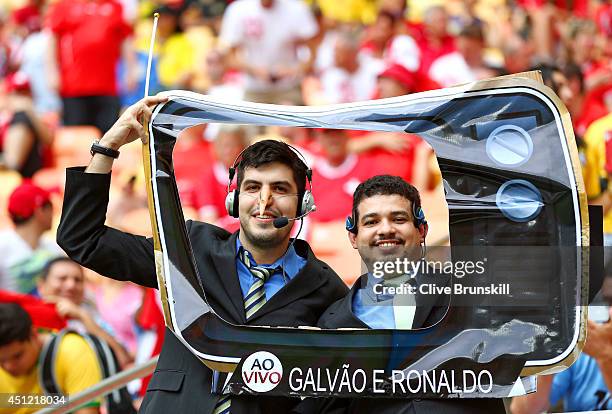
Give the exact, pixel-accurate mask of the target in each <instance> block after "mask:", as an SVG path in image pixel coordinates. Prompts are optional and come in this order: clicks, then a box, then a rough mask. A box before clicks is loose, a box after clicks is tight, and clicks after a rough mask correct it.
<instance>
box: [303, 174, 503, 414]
mask: <svg viewBox="0 0 612 414" xmlns="http://www.w3.org/2000/svg"><path fill="white" fill-rule="evenodd" d="M346 228H347V230H348V237H349V240H350V242H351V245H352V246H353V248H355V249H357V250H358V251H359V255H360V256H361V258H362V260H363V262H364V263H365V265H366V267H367V269H368V272H367V273H366V274H364V275H362V276H361V277H360V278H359V279H358V280H357V282H355V284H354V285H353V287H352V288H351V290H350V292H349V293H348V294H347V295H346V296H345V297H344V298H342V299H340V300H338V301H337V302H336V303H334V304H333V305H331V306H330V307H329V308H328V309H327V310H326V311H325V313H324V314H323V316H321V318H320V319H319V322H318V326H319V327H321V328H327V329H332V328H371V329H419V328H426V327H430V326H433V325H435V324H436V323H437V322H439V321H440V320H442V319H443V318H444V315H445V314H446V312H447V311H448V309H449V299H450V297H449V296H448V295H444V294H441V293H440V292H439V291H436V293H434V294H422V293H421V291H420V290H419V286H421V285H423V284H429V285H432V286H438V287H444V286H448V285H449V277H448V275H444V274H441V273H436V272H433V271H431V272H430V271H429V269H428V268H426V264H425V263H426V262H425V261H424V260H423V259H424V257H423V256H424V245H425V237H426V236H427V230H428V226H427V221H426V220H425V214H424V213H423V210H422V209H421V198H420V196H419V193H418V191H417V189H416V188H415V187H414V186H412V185H411V184H409V183H407V182H406V181H404V180H403V179H402V178H400V177H395V176H390V175H378V176H375V177H372V178H369V179H368V180H366V181H364V182H363V183H361V184H360V185H359V186H358V187H357V189H356V190H355V194H354V195H353V213H352V215H351V217H348V218H347V221H346ZM381 264H382V266H381ZM405 264H408V265H407V266H406V265H405ZM412 264H414V266H412ZM398 292H399V293H398ZM389 346H391V345H389ZM396 350H397V351H398V352H401V351H402V350H401V348H399V347H397V346H396V347H395V349H394V351H392V352H395V351H396ZM296 412H301V413H313V412H316V413H326V414H331V413H334V414H339V413H374V412H375V413H377V414H384V413H393V414H396V413H406V414H408V413H410V414H413V413H433V412H435V413H448V414H450V413H470V414H475V413H482V414H485V413H487V414H489V413H504V412H505V410H504V406H503V403H502V401H501V400H500V399H486V398H481V399H477V398H476V399H421V398H414V399H399V398H396V399H390V398H389V399H387V398H362V399H358V398H334V399H327V400H325V399H307V400H305V402H304V403H303V404H302V405H301V406H300V407H298V409H297V410H296Z"/></svg>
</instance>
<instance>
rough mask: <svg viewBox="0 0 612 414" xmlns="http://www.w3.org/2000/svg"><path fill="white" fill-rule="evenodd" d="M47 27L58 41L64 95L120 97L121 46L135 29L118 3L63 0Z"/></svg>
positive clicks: (54, 11)
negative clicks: (118, 75)
mask: <svg viewBox="0 0 612 414" xmlns="http://www.w3.org/2000/svg"><path fill="white" fill-rule="evenodd" d="M47 27H48V28H49V29H50V30H51V31H52V32H53V33H54V34H55V35H56V37H57V40H58V42H57V58H58V62H59V71H60V84H61V85H60V95H61V96H63V97H78V96H90V95H112V96H114V95H117V77H116V69H117V63H118V62H119V58H120V56H121V45H122V43H123V41H124V39H125V38H126V37H128V36H129V35H130V34H131V32H132V29H131V27H130V26H129V25H128V24H127V23H126V22H125V21H124V20H123V8H122V6H121V4H119V3H117V2H115V1H114V0H60V1H59V2H57V3H56V4H55V5H54V6H52V8H51V10H50V12H49V16H48V19H47Z"/></svg>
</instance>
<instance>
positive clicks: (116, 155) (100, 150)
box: [89, 140, 119, 159]
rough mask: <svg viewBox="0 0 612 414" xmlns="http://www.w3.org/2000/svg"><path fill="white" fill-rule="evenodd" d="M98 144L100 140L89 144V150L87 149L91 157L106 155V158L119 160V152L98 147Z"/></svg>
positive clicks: (101, 146)
mask: <svg viewBox="0 0 612 414" xmlns="http://www.w3.org/2000/svg"><path fill="white" fill-rule="evenodd" d="M99 142H100V140H95V141H94V142H93V143H92V144H91V148H90V149H89V152H90V153H91V155H92V156H93V155H94V154H96V153H97V154H102V155H106V156H107V157H111V158H115V159H116V158H119V151H117V150H114V149H112V148H108V147H105V146H103V145H100V144H99Z"/></svg>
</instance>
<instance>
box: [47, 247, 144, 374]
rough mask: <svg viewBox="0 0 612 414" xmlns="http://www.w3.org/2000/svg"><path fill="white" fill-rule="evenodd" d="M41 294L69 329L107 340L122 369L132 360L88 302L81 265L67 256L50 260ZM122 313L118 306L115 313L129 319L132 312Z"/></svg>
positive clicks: (114, 334)
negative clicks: (53, 305) (65, 321)
mask: <svg viewBox="0 0 612 414" xmlns="http://www.w3.org/2000/svg"><path fill="white" fill-rule="evenodd" d="M38 293H39V294H40V297H41V298H42V299H43V300H44V301H45V302H51V303H55V307H56V308H57V312H58V313H59V314H60V315H61V316H62V317H64V318H66V319H67V320H68V328H70V329H73V330H75V331H76V332H79V333H89V334H92V335H95V336H97V337H98V338H101V339H103V340H104V341H106V343H108V345H109V346H110V347H111V349H112V350H113V352H114V353H115V355H116V356H117V360H118V361H119V364H120V365H121V366H122V367H124V366H126V365H127V364H128V363H130V362H131V361H132V357H131V356H130V355H129V354H128V352H127V351H126V350H125V348H124V347H123V346H122V345H121V344H120V343H119V342H118V341H117V339H115V336H116V333H115V332H114V331H113V330H112V329H111V327H110V326H109V325H108V323H107V322H105V321H104V320H103V319H102V317H101V316H100V314H99V313H98V311H97V310H96V308H95V307H94V306H93V305H92V304H90V303H87V302H86V301H85V275H84V274H83V268H82V267H81V265H79V264H78V263H76V262H74V261H73V260H72V259H69V258H67V257H58V258H54V259H52V260H50V261H49V262H48V263H47V265H46V266H45V268H44V270H43V272H42V274H41V276H40V279H39V280H38ZM121 310H122V309H121V307H118V308H116V309H115V312H117V313H118V314H119V315H121V317H122V318H125V319H128V320H129V313H123V312H121ZM132 314H133V312H132ZM103 327H104V328H103Z"/></svg>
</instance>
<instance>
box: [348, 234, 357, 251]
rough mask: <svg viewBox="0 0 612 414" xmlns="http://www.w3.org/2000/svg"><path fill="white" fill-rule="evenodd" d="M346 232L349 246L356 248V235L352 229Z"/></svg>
mask: <svg viewBox="0 0 612 414" xmlns="http://www.w3.org/2000/svg"><path fill="white" fill-rule="evenodd" d="M347 234H348V238H349V241H350V242H351V246H353V249H356V248H357V241H356V240H355V238H356V237H357V235H356V234H355V233H353V232H352V231H347Z"/></svg>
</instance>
